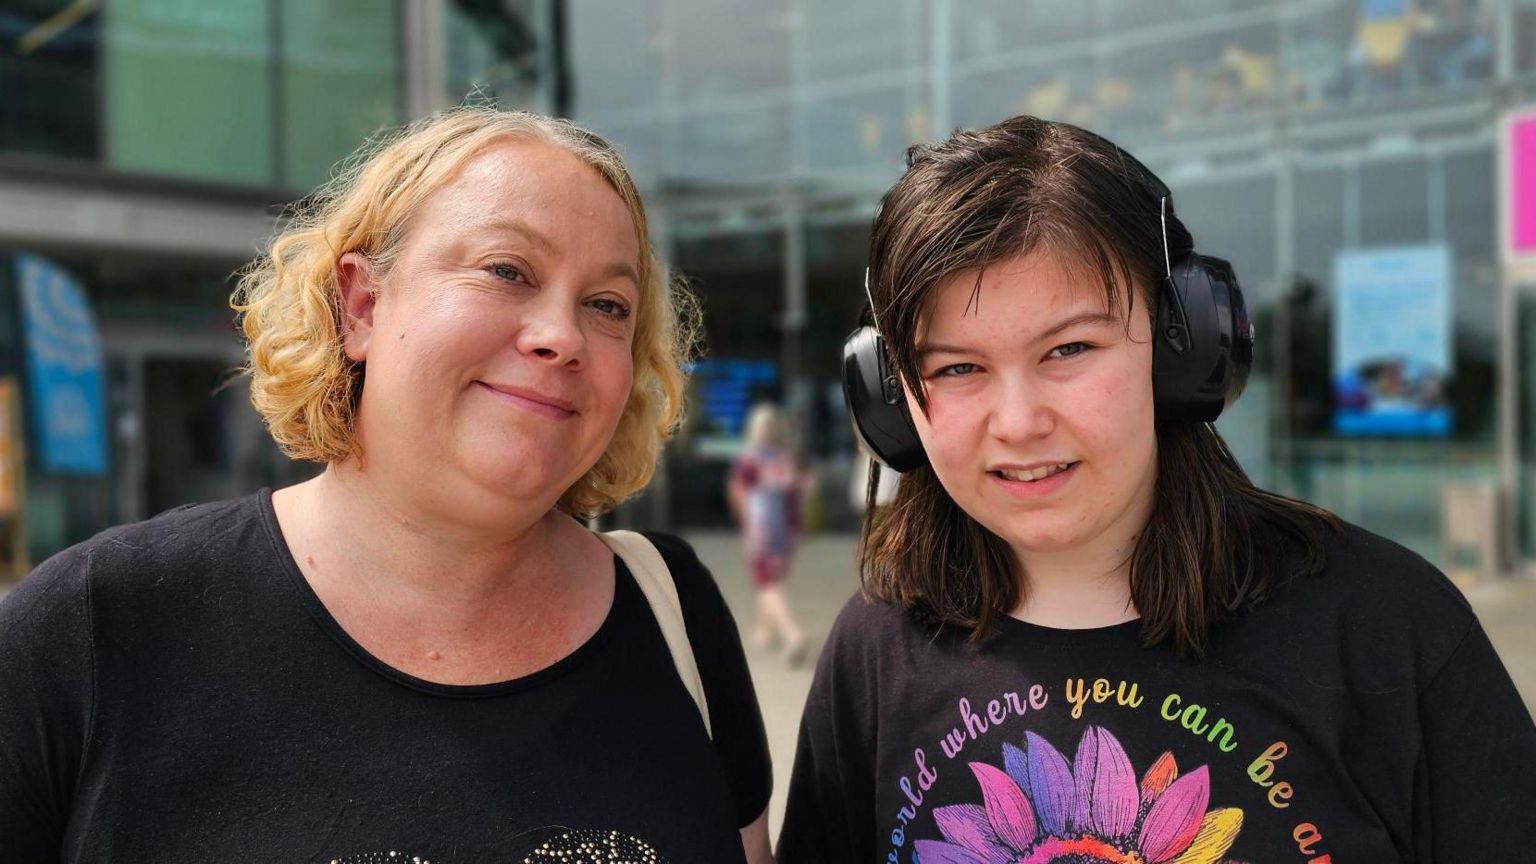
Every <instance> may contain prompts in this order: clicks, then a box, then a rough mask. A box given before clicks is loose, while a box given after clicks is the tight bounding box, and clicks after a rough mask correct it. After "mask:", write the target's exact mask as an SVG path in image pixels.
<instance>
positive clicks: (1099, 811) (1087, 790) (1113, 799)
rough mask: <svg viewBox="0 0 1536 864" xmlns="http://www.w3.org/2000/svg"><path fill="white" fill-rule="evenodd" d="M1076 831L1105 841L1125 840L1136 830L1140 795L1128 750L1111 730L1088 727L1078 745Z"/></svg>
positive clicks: (1074, 772) (1074, 812)
mask: <svg viewBox="0 0 1536 864" xmlns="http://www.w3.org/2000/svg"><path fill="white" fill-rule="evenodd" d="M1072 773H1073V774H1074V776H1075V777H1076V779H1077V789H1076V796H1075V799H1074V801H1073V804H1072V820H1073V829H1074V830H1078V831H1084V832H1091V833H1093V834H1095V835H1097V836H1099V837H1103V838H1105V839H1114V840H1118V839H1122V838H1124V837H1125V836H1126V835H1128V834H1130V833H1131V829H1132V828H1134V827H1136V812H1137V809H1138V808H1139V807H1140V804H1141V793H1140V790H1139V789H1138V788H1137V785H1136V771H1135V769H1134V768H1132V767H1131V759H1130V757H1129V756H1126V755H1125V748H1124V747H1121V746H1120V742H1119V741H1118V740H1116V739H1115V736H1114V735H1111V734H1110V733H1109V731H1108V730H1105V729H1102V728H1100V727H1097V726H1089V727H1088V728H1087V730H1086V731H1084V732H1083V740H1082V741H1081V742H1080V743H1079V744H1078V745H1077V762H1076V765H1075V767H1074V768H1073V772H1072Z"/></svg>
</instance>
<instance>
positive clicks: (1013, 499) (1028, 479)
mask: <svg viewBox="0 0 1536 864" xmlns="http://www.w3.org/2000/svg"><path fill="white" fill-rule="evenodd" d="M1088 274H1089V268H1087V267H1080V268H1075V269H1074V268H1067V267H1064V266H1063V262H1062V261H1061V260H1058V258H1057V257H1056V256H1055V255H1054V254H1053V253H1051V252H1050V251H1047V250H1042V251H1038V252H1034V253H1031V254H1028V255H1021V256H1017V257H1015V258H1012V259H1009V260H1006V261H1003V262H1000V263H998V264H995V265H993V266H991V267H988V268H986V270H985V271H984V272H983V274H982V281H981V287H980V290H979V291H977V290H976V271H974V270H972V271H967V272H963V273H959V274H957V275H955V276H953V277H951V278H950V279H949V280H948V281H946V282H945V283H943V284H942V285H940V286H939V287H938V289H937V291H936V293H935V295H934V298H933V301H932V305H931V307H930V308H929V310H928V312H927V314H926V316H925V320H924V321H923V324H922V325H921V326H920V327H919V330H918V342H917V349H918V373H919V375H920V376H921V379H922V385H923V386H924V387H925V388H926V389H927V395H928V413H927V415H926V416H925V415H924V414H923V412H922V411H921V410H920V409H919V408H918V406H917V404H916V402H915V401H914V400H913V399H912V394H911V390H910V388H909V389H908V391H907V400H908V404H909V406H910V407H911V409H912V419H913V421H914V422H915V423H916V425H917V431H918V436H919V437H920V438H921V439H922V442H923V447H924V449H925V450H926V451H927V453H928V458H929V461H930V463H931V464H932V465H933V470H934V472H935V474H936V475H937V476H938V478H939V482H940V483H942V484H943V486H944V488H945V490H946V491H947V492H948V493H949V495H950V497H951V498H953V499H954V501H955V503H956V504H958V505H960V507H961V509H963V510H965V511H966V512H967V513H968V514H970V516H971V517H972V518H974V519H975V520H976V521H977V522H979V523H981V524H982V525H983V526H985V527H986V528H987V529H988V530H989V531H991V532H993V533H994V534H996V535H998V536H999V537H1001V538H1003V539H1004V540H1005V541H1007V542H1008V544H1009V545H1010V546H1012V547H1013V549H1014V551H1015V554H1016V555H1018V556H1019V557H1020V558H1021V559H1025V560H1027V559H1028V558H1029V557H1031V555H1033V554H1051V553H1060V552H1074V551H1077V552H1092V551H1100V552H1104V553H1118V552H1121V551H1123V553H1124V554H1125V555H1127V556H1128V555H1129V553H1130V551H1131V549H1132V548H1133V545H1134V541H1135V538H1136V536H1137V535H1138V534H1139V533H1140V531H1141V529H1142V527H1143V526H1144V525H1145V524H1146V521H1147V518H1148V516H1149V515H1150V512H1151V504H1152V500H1153V488H1154V484H1155V482H1156V478H1157V446H1156V438H1155V435H1154V430H1153V398H1152V342H1151V322H1150V321H1149V319H1148V316H1147V314H1146V312H1145V309H1144V307H1143V306H1142V305H1141V304H1139V303H1138V304H1137V305H1136V308H1135V310H1134V314H1132V310H1131V307H1130V304H1129V301H1128V300H1126V299H1124V297H1123V298H1122V300H1121V303H1122V308H1118V309H1109V310H1107V309H1106V308H1105V301H1104V291H1103V289H1102V287H1101V286H1100V284H1099V283H1098V282H1097V281H1096V278H1095V277H1094V276H1092V275H1088ZM1124 294H1125V297H1128V296H1129V292H1124ZM1127 320H1128V321H1129V326H1127Z"/></svg>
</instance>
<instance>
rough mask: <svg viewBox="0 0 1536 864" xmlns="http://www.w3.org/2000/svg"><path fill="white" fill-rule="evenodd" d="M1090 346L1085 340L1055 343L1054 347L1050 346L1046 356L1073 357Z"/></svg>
mask: <svg viewBox="0 0 1536 864" xmlns="http://www.w3.org/2000/svg"><path fill="white" fill-rule="evenodd" d="M1090 347H1092V346H1090V345H1089V344H1088V343H1087V342H1068V343H1067V344H1065V345H1057V346H1056V347H1055V348H1052V349H1051V353H1050V354H1049V355H1048V356H1050V357H1056V358H1065V357H1075V356H1077V355H1078V354H1081V353H1083V352H1084V351H1087V350H1088V349H1089V348H1090Z"/></svg>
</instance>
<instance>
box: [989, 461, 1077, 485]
mask: <svg viewBox="0 0 1536 864" xmlns="http://www.w3.org/2000/svg"><path fill="white" fill-rule="evenodd" d="M1071 465H1072V463H1071V462H1062V463H1061V464H1059V465H1048V466H1046V467H1044V468H1036V469H1034V470H1032V471H999V472H998V473H999V474H1002V475H1003V477H1004V478H1006V479H1008V480H1016V481H1023V482H1025V483H1033V482H1035V481H1036V480H1044V479H1045V478H1047V477H1049V476H1051V475H1052V474H1059V473H1061V472H1062V471H1065V470H1067V468H1068V467H1070V466H1071Z"/></svg>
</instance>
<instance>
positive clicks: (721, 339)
mask: <svg viewBox="0 0 1536 864" xmlns="http://www.w3.org/2000/svg"><path fill="white" fill-rule="evenodd" d="M566 16H567V22H566V40H567V41H566V47H567V52H568V53H567V62H568V64H569V74H570V77H571V84H570V92H571V101H570V103H569V110H570V112H571V114H572V115H573V116H574V117H575V118H576V119H577V120H579V121H580V122H582V123H584V124H586V125H589V126H591V127H593V128H594V129H596V130H597V131H599V132H601V133H603V134H604V135H606V136H609V137H610V138H611V139H612V140H614V141H615V142H616V143H617V144H618V145H619V146H620V148H621V149H622V150H623V151H624V152H625V154H626V155H627V156H628V158H629V159H630V160H631V163H632V165H633V166H634V168H635V170H636V171H637V172H638V173H639V174H640V175H641V178H642V182H643V183H644V184H645V186H646V188H647V190H648V191H649V193H650V196H651V201H652V204H653V206H654V207H657V208H658V209H659V210H660V211H661V212H662V213H663V219H662V220H660V221H661V223H662V226H663V227H662V228H661V229H660V231H659V237H658V242H660V243H661V244H662V245H663V247H664V249H665V252H666V254H667V256H668V258H669V259H670V260H671V261H672V262H673V263H674V265H675V266H676V267H677V268H678V269H679V270H680V271H681V272H682V273H683V274H684V275H685V276H686V277H687V278H688V279H689V280H690V282H691V283H692V284H693V286H694V288H695V290H696V291H697V292H698V293H699V294H700V296H701V298H702V300H703V303H704V307H705V309H706V314H707V331H708V340H709V351H710V363H709V364H706V365H707V366H714V367H718V366H720V365H721V361H723V360H726V359H730V360H737V361H742V362H759V363H767V364H770V365H771V369H772V371H773V373H774V374H772V375H771V376H767V377H769V378H771V381H769V382H768V384H767V385H766V386H765V385H764V383H763V381H762V380H761V379H762V378H763V377H764V376H758V380H756V382H755V383H743V382H741V381H735V382H729V383H734V389H733V388H732V387H730V386H726V384H725V383H722V380H723V379H724V378H729V377H730V376H728V375H721V374H719V373H718V370H717V369H716V368H710V369H706V370H705V372H706V374H705V375H704V376H703V379H704V380H702V381H701V382H700V383H699V385H698V386H699V388H700V389H701V391H703V392H701V394H700V397H701V398H700V399H699V400H698V402H697V403H696V405H695V408H694V419H693V423H692V427H691V430H690V432H691V434H690V436H689V437H688V438H687V439H686V440H685V441H684V442H683V443H682V444H681V445H680V446H679V447H678V448H676V450H675V452H673V453H672V454H671V460H672V470H671V471H670V472H669V476H670V478H671V481H672V486H671V488H670V489H669V490H668V491H667V494H668V497H669V501H670V512H672V514H673V515H674V516H675V517H676V518H678V519H680V520H683V521H684V522H694V521H707V520H709V519H711V518H712V514H717V513H720V512H721V508H719V507H718V503H717V500H716V497H715V496H717V495H718V492H717V491H716V489H715V488H712V486H711V484H712V483H713V480H714V476H713V475H714V474H717V473H718V472H719V470H720V468H719V466H720V463H721V460H722V459H723V458H724V455H723V454H724V453H726V452H728V451H729V445H728V444H725V443H722V441H721V439H727V440H728V439H729V438H730V436H731V435H732V434H733V433H734V432H735V431H736V429H735V427H734V425H733V424H735V423H736V422H738V421H739V407H740V403H741V401H742V396H741V394H742V393H747V394H748V395H747V396H746V397H745V398H746V399H748V400H750V399H751V398H754V396H755V395H757V394H758V393H764V392H766V393H771V395H774V396H777V397H778V398H781V399H783V400H784V401H785V402H786V403H787V404H788V405H789V406H791V407H792V408H793V409H794V410H795V411H796V414H797V416H798V417H799V418H800V420H801V424H800V428H801V430H802V433H803V444H804V446H805V447H806V448H807V451H808V453H809V454H810V455H811V456H812V457H813V459H814V460H815V461H816V463H817V465H818V467H819V468H820V469H821V471H820V476H821V478H822V486H823V495H822V501H823V504H824V510H823V512H822V513H821V514H820V515H821V518H822V520H823V522H824V524H829V525H837V524H843V525H846V524H847V519H848V516H849V512H848V511H849V506H848V503H847V502H848V498H849V495H848V493H847V492H846V490H845V489H844V488H842V487H841V485H840V484H841V483H842V482H843V478H844V477H846V473H847V465H848V458H849V454H850V453H851V449H852V443H851V441H850V440H849V435H848V434H847V432H846V422H845V418H843V417H842V406H841V403H840V400H839V399H838V398H837V372H838V369H837V367H838V362H839V348H840V345H841V340H842V337H843V336H844V335H845V334H846V332H847V331H848V330H849V329H851V328H852V327H853V326H854V324H855V320H856V317H857V315H858V313H859V311H860V290H859V285H860V280H861V278H862V271H863V268H864V258H865V251H866V250H865V244H866V242H867V238H868V223H869V220H870V217H871V215H872V213H873V210H874V207H875V204H876V202H877V200H878V197H879V195H880V194H881V192H883V191H884V189H885V188H886V187H888V186H889V184H890V183H891V182H893V181H894V179H895V178H896V177H897V176H898V174H899V172H900V169H901V164H902V163H901V159H902V155H903V151H904V149H905V148H906V147H907V146H908V145H909V144H911V143H913V142H918V141H925V140H933V139H937V138H941V137H943V136H945V135H947V134H948V132H949V131H950V130H952V129H953V128H955V127H965V126H977V125H984V124H989V123H993V122H996V121H998V120H1001V119H1003V118H1005V117H1008V116H1011V115H1014V114H1019V113H1032V114H1037V115H1041V116H1044V117H1048V118H1052V119H1059V120H1065V121H1068V122H1071V123H1076V124H1079V125H1082V126H1086V127H1088V128H1091V129H1093V130H1095V131H1097V132H1100V133H1102V134H1104V135H1106V136H1108V137H1110V138H1111V139H1112V140H1115V141H1116V142H1117V143H1119V144H1121V145H1122V146H1124V147H1126V148H1127V149H1129V150H1131V151H1132V152H1134V153H1136V154H1137V155H1138V156H1139V157H1141V158H1142V159H1143V160H1144V161H1145V162H1147V163H1148V164H1149V165H1150V166H1151V167H1152V168H1153V169H1154V170H1156V171H1158V173H1159V174H1160V175H1161V176H1162V178H1163V179H1164V180H1166V181H1167V182H1168V183H1169V185H1170V186H1171V187H1172V188H1173V190H1174V194H1175V199H1176V200H1177V202H1178V206H1179V210H1180V213H1181V214H1182V215H1183V217H1184V219H1185V220H1186V221H1187V222H1188V223H1189V225H1190V227H1191V229H1192V230H1193V231H1194V233H1195V236H1196V239H1197V242H1198V244H1199V247H1200V249H1201V250H1202V251H1205V252H1207V253H1210V254H1216V255H1220V256H1222V257H1226V258H1229V259H1230V260H1231V261H1232V262H1233V263H1234V265H1235V266H1236V268H1237V271H1238V273H1239V274H1240V276H1241V278H1242V281H1243V285H1244V289H1245V292H1246V294H1247V297H1248V302H1249V305H1250V309H1251V310H1252V311H1253V312H1254V314H1255V317H1256V320H1257V327H1258V330H1259V333H1260V336H1261V342H1260V346H1261V353H1260V356H1259V357H1258V360H1257V367H1256V370H1255V375H1254V377H1253V379H1252V381H1251V383H1250V385H1249V388H1248V391H1247V393H1246V394H1245V396H1244V398H1243V399H1242V400H1241V401H1240V402H1239V403H1238V404H1237V405H1236V406H1235V407H1234V409H1232V410H1231V411H1229V412H1228V413H1227V414H1226V415H1225V416H1224V417H1223V418H1222V420H1221V421H1220V423H1219V424H1218V425H1219V427H1220V429H1221V430H1222V432H1223V434H1224V435H1225V436H1226V438H1227V440H1228V441H1229V443H1230V444H1231V445H1232V447H1233V449H1234V450H1235V451H1236V453H1237V454H1238V456H1239V458H1240V459H1241V461H1242V462H1243V464H1244V466H1245V467H1246V468H1247V470H1248V471H1249V472H1250V474H1251V475H1252V476H1253V477H1254V478H1255V479H1256V480H1257V481H1258V482H1259V483H1261V484H1262V485H1265V486H1268V487H1270V488H1274V489H1277V490H1279V491H1282V492H1285V493H1287V494H1292V495H1297V496H1300V497H1303V498H1306V499H1308V500H1311V501H1315V502H1317V503H1319V504H1322V505H1324V506H1327V507H1329V508H1331V509H1334V510H1336V511H1337V512H1339V513H1340V514H1342V515H1343V516H1345V517H1346V518H1348V519H1351V520H1353V521H1357V522H1359V523H1361V524H1363V525H1365V526H1366V527H1368V528H1372V529H1374V530H1377V531H1380V532H1382V533H1385V534H1387V535H1389V536H1392V537H1394V538H1395V539H1398V540H1400V541H1402V542H1404V543H1406V544H1408V545H1409V546H1411V547H1413V548H1415V549H1416V550H1418V551H1420V552H1421V553H1423V554H1425V555H1427V556H1428V557H1430V558H1431V559H1433V560H1440V561H1442V562H1444V563H1456V562H1455V561H1452V560H1451V559H1453V558H1455V557H1456V556H1457V555H1458V554H1461V553H1459V552H1458V550H1457V549H1456V548H1455V544H1456V543H1457V542H1458V539H1457V537H1458V532H1460V533H1461V534H1465V533H1466V531H1465V529H1461V528H1458V526H1457V524H1456V522H1457V519H1456V513H1455V512H1452V511H1454V510H1456V509H1457V508H1458V507H1461V506H1462V503H1458V502H1472V503H1473V504H1477V505H1479V506H1484V507H1486V508H1488V512H1489V513H1492V514H1503V515H1502V516H1497V515H1496V516H1495V518H1497V519H1503V520H1504V524H1506V525H1507V526H1508V527H1509V528H1510V529H1512V530H1511V531H1508V532H1504V533H1503V534H1502V535H1501V536H1499V537H1494V536H1493V535H1492V534H1490V535H1488V537H1485V538H1484V539H1489V538H1492V539H1493V541H1494V542H1496V543H1501V544H1504V545H1505V546H1507V548H1508V551H1510V552H1511V553H1516V552H1518V553H1520V554H1523V555H1524V556H1529V555H1531V553H1532V551H1533V538H1536V531H1533V527H1536V518H1533V515H1532V507H1531V506H1530V503H1529V500H1528V499H1529V498H1530V494H1531V489H1532V488H1533V482H1536V473H1533V470H1532V465H1533V463H1532V458H1531V457H1532V456H1533V442H1536V435H1533V433H1532V432H1531V431H1530V423H1529V422H1528V420H1527V418H1528V417H1529V416H1536V415H1533V414H1532V412H1531V411H1530V408H1531V407H1533V405H1536V403H1533V402H1532V397H1531V396H1530V393H1531V392H1532V390H1533V388H1536V359H1533V356H1532V354H1531V349H1532V348H1533V347H1536V345H1533V344H1532V343H1533V342H1536V339H1533V338H1532V337H1530V336H1528V335H1524V334H1529V333H1531V332H1532V328H1531V326H1530V324H1531V321H1530V316H1531V310H1532V308H1533V304H1532V303H1531V301H1530V300H1529V299H1526V298H1527V297H1528V296H1531V295H1528V293H1527V292H1528V291H1529V290H1530V289H1532V288H1533V287H1536V286H1523V287H1522V286H1521V285H1519V284H1511V285H1509V286H1508V288H1509V291H1507V292H1505V291H1502V290H1501V279H1500V275H1501V271H1500V262H1499V257H1498V253H1497V237H1498V225H1497V219H1498V196H1497V194H1496V185H1497V175H1498V171H1497V164H1498V163H1497V154H1496V148H1495V145H1496V137H1497V135H1496V133H1497V129H1498V127H1499V118H1500V116H1501V115H1502V113H1503V112H1504V111H1506V110H1508V109H1509V108H1511V107H1514V106H1517V105H1521V104H1525V103H1529V102H1533V101H1536V3H1531V2H1526V0H1488V2H1480V0H1395V2H1394V0H1287V2H1273V0H1169V2H1160V3H1145V2H1139V0H1031V2H1029V3H1018V2H1011V0H896V2H850V3H836V4H826V3H812V2H803V0H751V2H748V0H726V2H721V0H710V2H704V0H648V2H638V3H630V4H623V5H622V8H615V7H614V6H613V5H612V4H600V3H582V2H576V3H572V4H570V6H569V8H568V9H567V11H566ZM1408 253H1414V254H1418V253H1427V254H1432V255H1435V256H1439V257H1437V258H1435V260H1448V272H1447V273H1446V274H1445V275H1444V278H1442V279H1440V280H1439V284H1438V285H1431V286H1423V290H1425V291H1427V292H1428V293H1427V294H1426V295H1425V296H1427V297H1435V296H1438V297H1440V298H1441V300H1442V302H1441V305H1440V306H1438V307H1436V308H1440V309H1442V310H1443V314H1442V315H1440V316H1439V317H1438V319H1437V320H1436V321H1432V322H1426V321H1419V322H1416V323H1415V322H1413V321H1411V320H1410V319H1411V316H1410V315H1408V313H1406V312H1403V311H1402V310H1393V309H1387V310H1386V313H1384V314H1386V315H1387V318H1384V319H1380V320H1381V321H1386V320H1389V319H1391V316H1392V315H1400V316H1401V317H1402V318H1403V320H1404V322H1405V323H1404V326H1423V327H1427V330H1426V332H1427V333H1429V338H1431V339H1433V340H1437V341H1438V342H1439V343H1443V344H1442V349H1441V350H1442V351H1443V353H1444V354H1446V355H1447V356H1446V362H1445V363H1444V364H1443V366H1444V368H1443V369H1441V371H1440V373H1437V376H1436V377H1435V378H1434V379H1433V381H1432V383H1433V385H1434V392H1435V394H1436V395H1435V397H1434V400H1433V401H1434V402H1435V404H1436V405H1437V406H1438V407H1437V408H1436V409H1434V410H1435V413H1436V416H1438V417H1441V418H1442V419H1444V418H1446V417H1448V418H1449V421H1448V422H1446V423H1443V424H1442V425H1441V426H1438V427H1435V428H1420V429H1413V428H1396V429H1394V428H1388V427H1381V428H1376V427H1371V426H1369V425H1366V426H1362V427H1358V428H1345V427H1344V426H1343V425H1341V420H1340V416H1341V406H1343V404H1344V401H1345V400H1346V397H1347V396H1348V392H1347V390H1348V385H1349V382H1350V380H1351V379H1350V376H1349V374H1348V373H1350V369H1349V368H1345V367H1344V365H1343V364H1344V358H1354V357H1356V356H1357V355H1361V354H1365V355H1369V354H1370V351H1371V347H1372V346H1371V345H1370V344H1368V343H1369V341H1370V340H1372V339H1375V338H1377V336H1378V335H1379V334H1378V333H1377V332H1376V330H1373V329H1372V326H1373V325H1372V322H1371V321H1370V320H1366V321H1364V322H1362V321H1361V320H1360V314H1361V313H1360V309H1361V308H1362V307H1361V303H1362V302H1364V301H1363V300H1362V299H1361V298H1362V297H1365V296H1367V295H1369V293H1370V291H1371V284H1370V282H1369V278H1370V277H1368V276H1356V275H1353V274H1354V272H1355V271H1354V270H1351V269H1348V267H1349V266H1351V265H1348V263H1347V262H1352V261H1353V262H1363V264H1364V265H1369V266H1372V267H1378V268H1379V267H1385V266H1388V265H1390V263H1391V262H1392V261H1393V260H1394V257H1393V256H1394V255H1398V256H1400V255H1402V254H1408ZM1341 262H1346V263H1343V264H1341ZM1341 266H1343V267H1345V268H1346V269H1344V270H1341V269H1340V267H1341ZM1341 274H1343V275H1344V278H1343V279H1342V281H1341V279H1340V275H1341ZM1361 280H1365V281H1361ZM1506 295H1510V296H1508V297H1507V296H1506ZM1403 296H1404V297H1407V296H1409V295H1406V294H1405V295H1403ZM1511 298H1512V299H1511ZM1410 302H1416V301H1409V300H1406V299H1405V300H1403V303H1410ZM1508 310H1513V314H1517V315H1518V316H1520V321H1519V326H1517V327H1513V328H1508V327H1505V326H1504V323H1503V322H1504V319H1505V316H1506V315H1507V314H1511V313H1510V312H1509V311H1508ZM1421 317H1422V316H1421ZM1391 320H1395V319H1391ZM770 322H771V325H772V326H771V328H770V327H768V326H765V325H766V324H768V323H770ZM1375 326H1377V327H1378V329H1379V327H1380V326H1386V325H1384V324H1379V323H1378V324H1377V325H1375ZM1511 332H1513V333H1517V334H1522V335H1521V336H1520V338H1519V339H1511V338H1509V334H1510V333H1511ZM1514 343H1518V344H1514ZM1368 359H1369V358H1368ZM1350 362H1353V361H1352V360H1351V361H1350ZM1362 362H1366V361H1362ZM1407 362H1408V361H1406V360H1403V359H1402V358H1394V357H1383V358H1376V361H1373V362H1366V365H1365V366H1364V367H1363V368H1365V369H1366V371H1367V373H1368V374H1369V375H1371V376H1374V377H1372V378H1371V379H1370V381H1369V382H1368V383H1370V384H1371V386H1373V387H1377V388H1380V389H1384V388H1387V387H1388V384H1390V383H1392V380H1395V379H1393V376H1398V377H1401V376H1402V375H1405V374H1410V375H1411V374H1415V373H1413V371H1412V366H1411V364H1408V365H1407V366H1406V368H1408V370H1409V371H1408V372H1404V369H1405V364H1406V363H1407ZM1506 376H1507V377H1506ZM1420 377H1421V378H1422V377H1423V376H1420ZM1389 379H1391V380H1389ZM754 387H756V388H757V389H756V390H755V391H754V390H753V388H754ZM1421 389H1422V388H1421ZM1512 401H1513V402H1518V403H1519V404H1511V403H1512ZM1511 420H1512V421H1513V422H1510V421H1511ZM1431 425H1433V424H1431ZM711 467H713V468H715V471H714V472H711V471H710V470H708V469H709V468H711ZM698 478H708V479H707V480H706V481H704V482H701V481H700V480H699V479H698ZM1511 480H1513V481H1514V482H1512V483H1511V482H1510V481H1511ZM1506 485H1507V486H1508V492H1509V493H1510V494H1508V495H1507V496H1503V497H1501V496H1500V494H1499V491H1498V490H1500V489H1501V488H1503V487H1504V486H1506ZM1452 505H1454V506H1452ZM1467 506H1471V505H1467Z"/></svg>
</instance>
